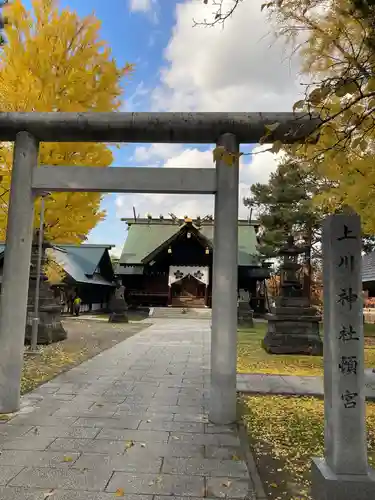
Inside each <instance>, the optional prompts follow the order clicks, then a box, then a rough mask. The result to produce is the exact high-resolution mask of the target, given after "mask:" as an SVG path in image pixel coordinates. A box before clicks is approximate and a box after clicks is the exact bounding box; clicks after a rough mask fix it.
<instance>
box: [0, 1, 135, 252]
mask: <svg viewBox="0 0 375 500" xmlns="http://www.w3.org/2000/svg"><path fill="white" fill-rule="evenodd" d="M32 6H33V11H32V12H28V11H27V10H26V9H25V7H24V6H23V5H22V2H21V1H20V0H15V1H14V2H12V4H10V5H9V6H7V12H6V15H7V17H8V19H9V24H7V25H6V26H5V36H6V41H7V43H6V44H5V46H4V47H3V49H2V52H1V54H0V109H1V111H4V112H10V111H38V112H45V111H75V112H83V111H116V110H118V109H119V107H120V105H121V95H122V89H121V79H122V78H123V77H124V76H126V75H128V74H129V73H130V72H131V70H132V67H131V65H126V66H125V67H124V68H120V67H118V66H117V64H116V62H115V60H114V59H113V58H112V57H111V51H110V49H109V47H108V46H107V44H106V43H105V42H104V41H103V40H101V39H100V37H99V28H100V23H99V21H98V20H97V19H96V18H95V17H94V16H90V17H86V18H83V19H81V18H79V17H78V15H77V14H76V13H75V12H70V11H69V10H67V9H64V10H62V11H59V9H58V7H57V4H56V2H55V1H54V0H33V2H32ZM12 151H13V144H10V143H1V144H0V169H1V170H0V181H1V184H0V208H1V211H0V239H3V240H4V239H5V232H6V223H7V210H8V202H9V188H10V180H11V172H12V154H13V152H12ZM112 159H113V158H112V152H111V150H110V149H109V148H108V147H107V146H106V145H105V144H95V143H73V144H70V143H42V144H41V147H40V154H39V163H40V164H44V165H72V166H73V165H77V166H87V167H93V168H94V167H96V168H103V167H107V166H109V165H110V164H111V163H112ZM67 168H69V167H67ZM100 201H101V195H100V194H98V193H53V194H52V195H51V196H49V197H48V198H46V200H45V206H46V210H45V222H46V230H45V232H46V237H47V238H48V239H49V240H51V241H53V242H60V243H61V242H64V243H80V242H81V241H82V240H84V239H85V238H86V236H87V234H88V233H89V231H90V230H91V229H92V228H94V227H95V225H96V224H97V223H98V222H99V221H100V220H102V219H103V218H104V216H105V213H104V212H103V211H101V210H100ZM39 215H40V201H39V200H37V201H36V210H35V219H34V225H35V227H39Z"/></svg>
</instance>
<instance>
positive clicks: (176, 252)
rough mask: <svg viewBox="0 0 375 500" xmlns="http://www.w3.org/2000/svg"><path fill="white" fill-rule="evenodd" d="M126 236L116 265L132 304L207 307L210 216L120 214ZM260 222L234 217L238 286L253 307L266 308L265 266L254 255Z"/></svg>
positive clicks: (210, 250)
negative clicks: (136, 216) (127, 216)
mask: <svg viewBox="0 0 375 500" xmlns="http://www.w3.org/2000/svg"><path fill="white" fill-rule="evenodd" d="M123 220H124V221H125V222H126V223H127V225H128V237H127V240H126V242H125V245H124V248H123V251H122V255H121V258H120V261H119V264H118V267H117V270H116V274H117V275H118V276H120V277H121V279H122V282H123V284H124V286H125V287H126V295H127V301H128V303H129V305H133V306H147V307H153V306H162V307H165V306H171V307H185V308H188V307H211V304H212V263H213V252H214V242H213V234H214V221H213V219H212V218H211V217H207V218H205V219H196V220H192V219H190V218H185V219H177V218H171V219H164V218H162V217H160V218H158V219H152V218H147V219H123ZM257 229H258V225H257V224H256V223H249V222H248V221H246V220H240V221H238V242H239V252H238V287H239V289H245V290H248V291H249V293H250V295H251V305H252V307H253V309H254V310H255V311H256V312H259V313H262V312H264V310H265V305H266V304H265V302H266V297H265V293H264V290H265V287H264V280H265V279H266V278H268V277H269V270H268V267H265V266H262V265H261V263H260V260H259V257H258V256H257V251H256V244H257V237H256V233H257Z"/></svg>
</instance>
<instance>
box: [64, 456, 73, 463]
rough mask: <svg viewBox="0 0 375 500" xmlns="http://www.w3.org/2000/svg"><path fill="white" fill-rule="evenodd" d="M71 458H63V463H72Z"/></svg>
mask: <svg viewBox="0 0 375 500" xmlns="http://www.w3.org/2000/svg"><path fill="white" fill-rule="evenodd" d="M73 460H74V459H73V458H72V457H64V458H63V462H73Z"/></svg>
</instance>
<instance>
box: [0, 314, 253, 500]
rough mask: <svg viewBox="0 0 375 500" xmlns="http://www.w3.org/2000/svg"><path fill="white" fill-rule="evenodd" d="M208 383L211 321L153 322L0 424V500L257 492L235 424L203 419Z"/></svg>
mask: <svg viewBox="0 0 375 500" xmlns="http://www.w3.org/2000/svg"><path fill="white" fill-rule="evenodd" d="M208 385H209V324H208V322H207V321H198V320H191V321H190V320H184V325H183V328H181V327H180V326H179V325H178V323H177V324H176V321H168V320H162V321H158V322H155V324H154V325H153V326H151V327H149V328H147V329H145V330H143V331H142V332H141V333H139V334H137V335H135V336H134V337H131V338H129V339H128V340H126V341H124V342H122V343H121V344H118V345H116V346H115V347H113V348H111V349H110V350H108V351H105V352H103V353H101V354H99V355H98V356H96V357H95V358H93V359H92V360H90V361H88V362H85V363H83V364H82V365H80V366H78V367H76V368H73V369H72V370H70V371H68V372H66V373H64V374H62V375H59V376H58V377H57V378H55V379H54V380H53V381H51V382H48V383H46V384H44V385H43V386H41V387H40V388H39V389H37V390H35V391H34V392H32V393H30V394H29V395H28V396H26V397H24V398H23V401H22V410H21V411H20V412H19V414H18V415H16V416H15V417H13V418H12V419H11V420H10V421H9V422H7V423H2V424H0V449H1V454H0V485H1V486H0V499H1V500H47V499H49V500H110V499H111V500H112V499H113V498H114V497H121V496H124V498H126V499H127V500H167V498H169V499H171V498H172V499H173V498H174V497H190V498H191V497H209V498H217V497H220V498H223V497H225V498H244V497H245V496H246V497H247V499H248V500H251V499H255V498H256V497H255V494H254V491H253V486H252V484H253V483H252V481H251V480H250V479H249V475H248V471H247V468H246V466H245V463H244V461H242V460H240V458H239V457H241V456H242V453H241V449H240V443H239V439H238V436H237V434H236V431H235V429H233V428H229V427H216V426H213V425H211V424H209V423H208V422H207V413H206V410H207V398H208V389H209V387H208ZM116 492H117V493H116Z"/></svg>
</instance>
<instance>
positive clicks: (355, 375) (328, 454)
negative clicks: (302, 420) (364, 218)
mask: <svg viewBox="0 0 375 500" xmlns="http://www.w3.org/2000/svg"><path fill="white" fill-rule="evenodd" d="M361 264H362V259H361V222H360V218H359V216H358V215H357V214H354V213H353V214H350V215H332V216H330V217H327V219H326V220H325V221H324V225H323V276H324V282H323V287H324V297H323V298H324V414H325V436H324V442H325V455H324V459H320V458H314V459H313V466H312V494H313V498H314V500H326V499H328V498H329V499H330V500H346V499H348V500H349V499H350V500H356V499H358V500H370V499H374V498H375V475H374V471H372V470H370V469H369V468H368V463H367V447H366V428H365V404H366V401H365V383H364V337H363V322H362V307H363V306H362V300H361V293H362V280H361Z"/></svg>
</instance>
